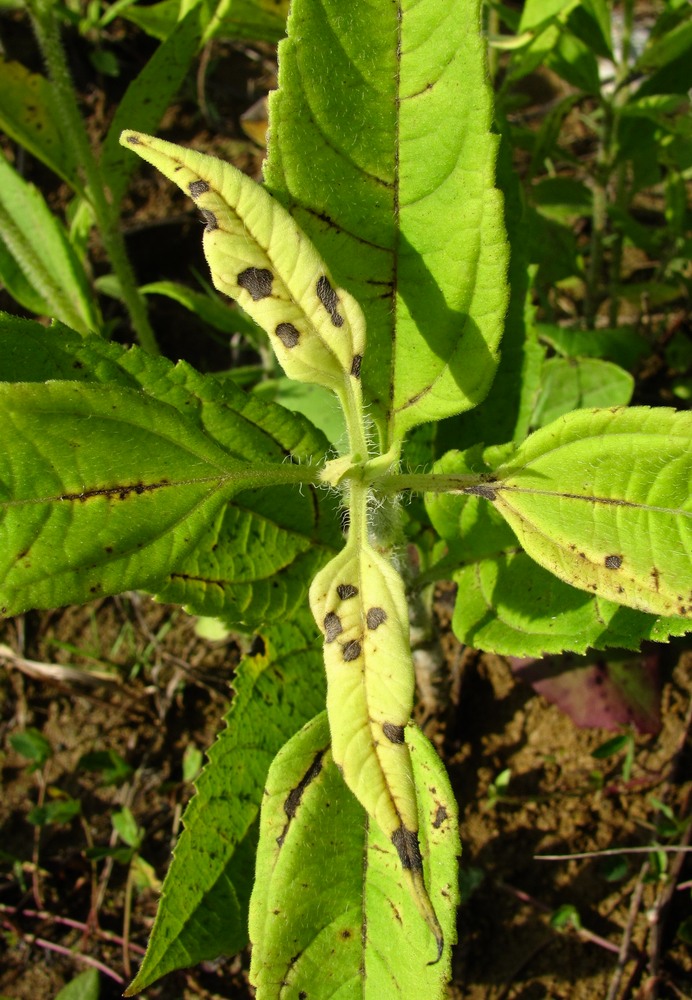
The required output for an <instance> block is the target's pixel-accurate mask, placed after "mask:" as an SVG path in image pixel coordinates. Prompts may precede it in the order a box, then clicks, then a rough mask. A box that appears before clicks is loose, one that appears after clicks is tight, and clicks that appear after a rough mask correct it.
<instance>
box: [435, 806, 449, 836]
mask: <svg viewBox="0 0 692 1000" xmlns="http://www.w3.org/2000/svg"><path fill="white" fill-rule="evenodd" d="M446 819H447V810H446V809H445V807H444V806H443V805H442V804H441V803H439V804H438V806H437V810H436V812H435V819H434V820H433V824H432V825H433V826H434V827H435V829H436V830H439V829H440V827H441V826H442V824H443V823H444V821H445V820H446Z"/></svg>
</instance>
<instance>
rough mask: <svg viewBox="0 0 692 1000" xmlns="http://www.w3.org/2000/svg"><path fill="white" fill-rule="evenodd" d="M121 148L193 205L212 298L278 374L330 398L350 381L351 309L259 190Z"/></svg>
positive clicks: (159, 144)
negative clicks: (233, 307) (244, 324)
mask: <svg viewBox="0 0 692 1000" xmlns="http://www.w3.org/2000/svg"><path fill="white" fill-rule="evenodd" d="M121 142H122V143H123V145H126V144H127V145H128V146H129V147H130V148H132V149H133V150H134V151H135V152H136V153H138V154H139V155H140V156H141V157H142V159H144V160H147V161H148V162H149V163H152V164H153V165H154V166H155V167H157V168H158V169H159V170H160V171H161V172H162V173H163V174H164V175H165V176H166V177H168V178H169V179H170V180H172V181H173V182H174V183H176V184H177V185H178V186H179V187H180V188H181V190H183V191H185V192H186V193H187V194H189V195H191V197H193V198H194V200H195V203H196V204H197V205H198V206H199V208H200V211H201V212H202V214H203V216H204V218H205V220H206V223H207V225H206V227H205V231H204V252H205V255H206V257H207V261H208V263H209V267H210V269H211V275H212V280H213V281H214V284H215V286H216V287H217V288H218V289H219V291H222V292H224V293H225V294H226V295H230V296H232V297H233V298H235V299H237V300H238V303H239V305H240V306H242V308H243V309H244V310H245V311H246V312H247V313H249V315H250V316H252V318H253V319H254V320H256V322H257V323H259V324H260V326H262V327H263V328H264V329H265V330H266V331H267V333H268V335H269V339H270V341H271V344H272V347H273V348H274V350H275V352H276V355H277V357H278V359H279V361H280V363H281V365H282V366H283V368H284V370H285V371H286V374H287V375H289V376H290V378H294V379H296V380H297V381H299V382H316V383H318V384H319V385H324V386H326V387H327V388H330V389H334V390H335V391H337V392H340V393H341V392H343V391H345V388H346V386H348V385H349V383H350V381H351V380H354V381H357V379H358V377H359V374H360V362H361V359H362V356H363V351H364V349H365V326H364V322H363V316H362V313H361V311H360V307H359V306H358V304H357V302H356V301H355V300H354V299H352V298H351V296H350V295H348V294H347V293H346V292H344V291H343V289H340V288H337V289H335V288H334V286H333V282H332V281H331V280H330V277H329V274H328V272H327V269H326V267H325V265H324V263H323V261H322V259H321V258H320V256H319V254H318V253H317V251H316V250H315V248H314V247H313V246H312V245H311V244H310V243H309V241H308V240H307V239H306V237H305V235H304V234H303V233H302V232H301V231H300V229H299V228H298V226H297V225H296V224H295V222H294V221H293V219H292V218H291V216H290V215H289V214H288V213H287V212H286V211H285V209H283V208H282V207H281V205H280V204H279V203H278V202H277V201H275V200H274V199H273V198H272V197H271V196H270V195H269V194H268V193H267V192H266V191H265V190H264V188H261V187H260V186H259V185H258V184H256V183H255V182H254V181H252V180H251V179H250V178H249V177H246V176H245V174H243V173H241V171H240V170H237V169H236V168H235V167H233V166H231V164H229V163H224V162H223V161H222V160H219V159H216V157H213V156H206V155H204V154H203V153H195V152H194V151H193V150H189V149H183V148H182V147H180V146H175V145H174V144H173V143H170V142H164V141H163V140H162V139H155V138H153V137H152V136H145V135H141V134H140V133H138V132H123V135H122V138H121Z"/></svg>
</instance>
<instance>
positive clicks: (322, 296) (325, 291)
mask: <svg viewBox="0 0 692 1000" xmlns="http://www.w3.org/2000/svg"><path fill="white" fill-rule="evenodd" d="M317 298H318V299H319V300H320V302H321V303H322V305H323V306H324V308H325V309H326V310H327V312H328V313H329V318H330V319H331V321H332V326H343V325H344V318H343V316H340V315H339V312H338V306H339V299H338V296H337V294H336V292H335V291H334V289H333V288H332V286H331V285H330V283H329V279H328V278H327V277H326V276H325V275H324V274H323V275H322V277H321V278H320V279H319V280H318V282H317Z"/></svg>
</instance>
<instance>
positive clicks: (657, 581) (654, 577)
mask: <svg viewBox="0 0 692 1000" xmlns="http://www.w3.org/2000/svg"><path fill="white" fill-rule="evenodd" d="M650 575H651V579H652V580H653V584H654V590H655V591H656V593H658V592H659V590H660V580H661V574H660V573H659V571H658V570H657V569H656V567H655V566H654V567H653V568H652V570H651V574H650Z"/></svg>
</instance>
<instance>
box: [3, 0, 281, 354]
mask: <svg viewBox="0 0 692 1000" xmlns="http://www.w3.org/2000/svg"><path fill="white" fill-rule="evenodd" d="M23 6H24V7H25V8H26V9H27V11H28V12H29V14H30V16H31V20H32V23H33V27H34V30H35V34H36V38H37V40H38V42H39V46H40V49H41V54H42V56H43V59H44V61H45V64H46V68H47V71H48V76H47V77H45V76H43V75H42V74H40V73H34V72H31V71H30V70H29V69H27V67H26V66H24V65H23V64H22V63H20V62H16V61H13V60H10V59H7V58H4V56H3V57H2V58H0V89H1V90H2V100H1V101H0V128H2V130H3V131H4V132H6V133H7V135H8V136H9V137H11V138H12V139H13V140H15V141H16V142H17V143H18V144H19V145H20V146H21V147H23V149H25V150H26V151H28V152H29V153H30V154H31V155H32V156H34V157H36V158H37V159H38V160H40V161H41V162H42V163H44V164H45V165H46V166H47V167H48V168H49V169H50V170H51V171H53V172H54V173H55V174H56V175H57V177H59V178H61V179H62V180H63V181H65V182H66V183H67V185H68V186H69V188H70V191H71V194H72V200H71V202H70V204H69V205H68V208H67V212H66V216H67V219H66V222H67V225H66V224H65V223H64V222H63V221H61V220H60V219H59V218H57V217H56V216H55V215H54V214H53V212H52V211H51V209H50V208H49V206H48V204H47V201H46V199H45V198H44V196H43V195H42V193H41V192H40V191H39V190H38V189H37V188H36V187H35V186H34V185H33V184H30V183H27V181H25V180H24V179H23V177H22V176H21V173H20V172H19V170H17V169H16V167H15V166H13V164H12V163H11V162H10V161H9V160H8V159H7V158H6V157H5V156H4V155H1V154H0V178H1V179H2V184H1V185H0V186H1V188H2V194H1V195H0V280H2V283H3V284H4V285H5V287H6V289H7V290H8V291H9V293H10V294H11V295H12V297H13V298H14V299H15V300H16V301H17V302H18V303H20V304H21V305H22V306H23V307H24V308H26V309H28V310H30V311H31V312H35V313H38V314H39V315H46V316H52V317H54V318H56V319H59V320H61V321H62V322H64V323H66V324H67V325H68V326H70V327H71V328H72V329H74V330H76V331H78V332H79V333H81V334H83V335H86V334H87V333H98V334H101V335H102V336H107V335H110V333H111V332H112V328H113V325H114V324H113V321H106V320H105V319H104V315H103V311H102V309H101V308H100V304H99V300H98V298H97V296H96V294H95V292H96V290H100V291H103V292H104V293H105V294H107V295H110V296H114V297H116V298H118V299H121V300H122V303H123V304H124V306H125V309H126V312H127V315H128V318H129V321H130V325H131V327H132V329H133V330H134V333H135V335H136V337H137V339H138V341H139V343H140V344H141V345H142V347H144V348H145V349H146V350H148V351H150V352H151V353H158V344H157V341H156V337H155V335H154V332H153V330H152V328H151V324H150V321H149V317H148V309H147V299H146V295H147V293H148V290H147V289H146V288H140V287H138V285H137V281H136V277H135V274H134V272H133V268H132V265H131V262H130V259H129V256H128V254H127V249H126V246H125V240H124V235H123V231H122V227H121V225H120V206H121V201H122V198H123V195H124V194H125V191H126V188H127V182H128V179H129V177H130V174H131V172H132V169H133V164H132V162H131V158H130V157H127V156H125V155H124V154H123V151H122V150H121V149H120V147H119V145H118V138H119V135H120V132H121V130H122V128H123V127H124V125H125V124H127V125H129V126H135V127H137V128H142V129H153V128H156V126H157V125H158V123H159V120H160V118H161V116H162V114H163V113H164V111H165V110H166V108H167V107H168V105H169V103H170V101H171V100H172V99H173V97H174V96H175V94H176V92H177V91H178V89H179V88H180V86H181V84H182V82H183V80H184V79H185V78H186V76H187V73H188V71H189V69H190V67H191V65H192V62H193V60H194V58H195V56H196V55H197V53H198V52H199V51H200V49H202V48H203V47H204V46H205V45H207V44H208V43H209V42H210V40H211V39H212V38H213V37H215V35H216V34H218V33H220V32H223V33H225V34H226V35H230V36H231V37H240V38H245V37H254V38H260V39H261V38H268V39H272V40H274V39H276V38H277V37H278V33H279V31H280V27H281V26H282V25H283V18H284V17H285V11H286V7H287V3H286V2H279V3H271V4H267V3H265V2H262V0H242V2H236V3H235V4H232V3H230V2H229V0H220V2H218V3H216V4H211V3H207V2H205V0H192V2H190V3H186V4H182V5H181V4H180V3H179V2H178V0H173V2H171V0H164V3H160V4H158V5H155V6H154V7H146V8H145V7H140V6H138V5H137V4H136V3H135V2H133V0H129V2H128V0H124V2H120V3H114V4H109V5H107V9H105V10H102V7H103V6H105V5H102V4H101V3H99V2H97V0H94V2H92V3H90V4H88V5H87V6H86V8H85V7H84V5H83V4H79V3H73V2H70V0H65V2H64V3H63V2H60V3H56V2H54V0H26V2H25V3H24V4H23ZM231 7H233V11H232V12H231V10H230V8H231ZM231 14H232V16H231ZM117 16H122V17H126V18H129V19H131V20H133V21H134V22H135V23H137V24H141V25H142V27H143V28H144V29H145V30H147V31H148V32H150V33H151V34H153V35H154V36H155V37H157V38H158V39H160V41H161V44H160V45H159V47H158V49H157V50H156V51H155V53H154V54H153V56H152V57H151V58H150V59H149V61H148V62H147V63H146V64H145V66H144V67H143V68H142V69H141V71H140V72H139V73H138V74H137V75H136V76H135V78H134V79H133V80H131V82H130V83H129V84H128V86H127V89H126V90H125V93H124V94H123V95H122V98H121V99H120V100H119V103H118V109H117V111H116V113H115V116H114V117H113V120H112V121H111V123H110V127H109V128H108V132H107V134H106V136H105V138H104V139H103V142H102V143H101V145H100V148H99V149H96V148H94V147H93V145H92V142H91V140H90V137H89V135H88V133H87V128H86V125H85V122H84V120H83V118H82V114H81V111H80V107H79V101H78V95H77V93H76V91H75V87H74V84H73V81H72V77H71V73H70V68H69V65H68V61H67V57H66V53H65V49H64V47H63V44H62V39H61V31H62V28H63V26H64V24H72V25H75V26H78V27H79V29H80V31H81V32H83V33H84V34H85V35H87V36H88V37H91V36H93V35H94V34H95V35H96V37H97V39H99V38H106V39H107V31H108V30H109V27H110V25H111V24H112V22H113V20H114V18H115V17H117ZM91 57H92V60H94V61H95V64H96V66H97V69H99V70H100V71H101V72H104V73H108V74H110V75H113V74H117V72H118V68H117V62H116V61H114V60H115V57H114V56H113V55H112V53H110V52H109V50H108V49H107V48H103V47H97V48H95V49H94V50H93V52H92V53H91ZM92 227H95V228H96V231H97V233H98V236H99V238H100V241H101V243H102V245H103V249H104V251H105V253H106V256H107V258H108V261H109V263H110V265H111V267H112V273H111V274H105V275H102V276H101V277H100V278H99V279H95V278H94V275H93V273H92V265H91V262H90V260H89V254H88V238H89V234H90V231H91V229H92ZM37 232H40V233H41V239H40V240H37V239H36V238H35V234H36V233H37ZM156 290H157V291H161V292H163V293H164V294H174V295H175V293H176V290H175V288H173V289H170V288H166V289H156ZM198 309H199V311H200V312H202V309H201V308H200V307H199V306H198ZM212 309H213V303H212V304H210V305H208V307H207V310H206V314H207V315H208V314H209V312H210V311H211V310H212Z"/></svg>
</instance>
